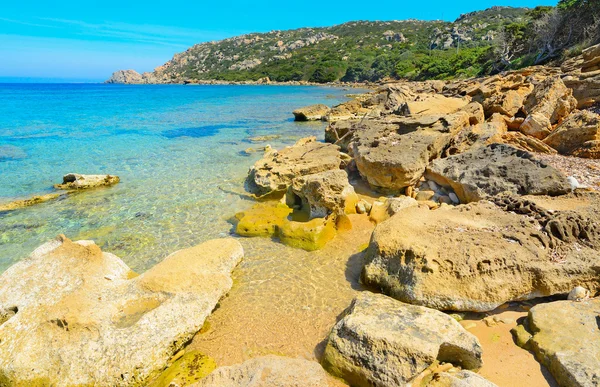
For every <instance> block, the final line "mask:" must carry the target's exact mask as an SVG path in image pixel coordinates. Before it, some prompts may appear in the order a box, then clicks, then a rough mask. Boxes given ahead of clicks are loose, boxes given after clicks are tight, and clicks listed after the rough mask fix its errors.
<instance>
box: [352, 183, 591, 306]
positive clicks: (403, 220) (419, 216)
mask: <svg viewBox="0 0 600 387" xmlns="http://www.w3.org/2000/svg"><path fill="white" fill-rule="evenodd" d="M494 200H495V201H496V202H497V204H498V205H496V204H493V203H490V202H486V201H484V202H478V203H472V204H469V205H462V206H458V207H449V208H446V209H439V210H437V211H429V210H427V209H422V208H408V209H405V210H403V211H402V213H401V214H399V215H398V216H393V217H391V218H390V219H389V220H387V221H385V222H383V223H381V224H379V225H378V226H377V228H376V229H375V231H374V233H373V236H372V238H371V243H370V245H369V248H368V249H367V252H366V265H365V267H364V269H363V273H362V281H363V282H364V283H365V284H367V285H371V286H374V287H377V288H379V289H382V290H383V291H384V292H385V293H386V294H388V295H391V296H392V297H394V298H396V299H398V300H400V301H403V302H408V303H411V304H416V305H424V306H428V307H431V308H435V309H439V310H459V311H460V310H463V311H488V310H492V309H494V308H496V307H497V306H499V305H501V304H503V303H505V302H507V301H512V300H527V299H532V298H535V297H544V296H550V295H555V294H567V293H569V292H570V291H571V289H573V288H574V287H575V286H578V285H580V286H584V287H585V288H587V289H590V290H591V291H592V292H596V291H599V290H600V277H598V262H597V257H598V251H600V222H599V219H600V197H599V195H598V194H590V195H584V196H577V195H570V196H569V197H567V198H560V199H556V201H557V202H558V201H559V200H560V203H561V210H554V209H552V208H547V207H545V206H547V205H548V204H547V203H541V204H536V202H535V201H536V200H537V199H536V198H535V197H529V198H528V199H524V198H517V197H511V196H506V197H499V198H495V199H494ZM567 208H569V209H567Z"/></svg>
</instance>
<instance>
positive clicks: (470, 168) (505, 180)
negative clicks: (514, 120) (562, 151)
mask: <svg viewBox="0 0 600 387" xmlns="http://www.w3.org/2000/svg"><path fill="white" fill-rule="evenodd" d="M427 178H428V179H429V180H433V181H435V182H436V183H437V184H439V185H442V186H448V187H451V188H452V189H453V190H454V192H455V193H456V194H457V195H458V198H459V199H460V201H461V203H470V202H474V201H478V200H481V199H485V198H488V197H490V196H494V195H497V194H500V193H503V192H510V193H514V194H519V195H550V196H556V195H562V194H566V193H568V192H570V191H571V184H570V183H569V181H568V180H567V178H566V176H564V175H563V174H562V173H561V172H560V171H558V170H556V169H554V168H553V167H550V166H548V165H546V164H545V163H543V162H541V161H539V160H537V159H535V158H534V156H533V155H532V154H531V153H529V152H525V151H522V150H519V149H516V148H513V147H512V146H510V145H505V144H490V145H488V146H485V147H479V148H475V149H473V150H471V151H469V152H466V153H461V154H459V155H455V156H450V157H447V158H445V159H437V160H434V161H433V162H432V163H431V165H430V166H429V167H428V168H427Z"/></svg>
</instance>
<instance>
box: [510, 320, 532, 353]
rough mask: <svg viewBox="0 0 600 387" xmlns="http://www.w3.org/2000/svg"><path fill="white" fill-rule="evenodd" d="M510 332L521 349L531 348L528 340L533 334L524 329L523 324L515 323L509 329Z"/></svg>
mask: <svg viewBox="0 0 600 387" xmlns="http://www.w3.org/2000/svg"><path fill="white" fill-rule="evenodd" d="M510 333H511V334H512V336H513V339H514V341H515V344H517V345H518V346H519V347H521V348H523V349H531V347H530V341H529V340H531V338H532V337H533V336H532V335H531V333H529V332H528V331H527V330H526V329H525V327H524V326H523V325H517V326H516V327H514V328H513V329H511V330H510Z"/></svg>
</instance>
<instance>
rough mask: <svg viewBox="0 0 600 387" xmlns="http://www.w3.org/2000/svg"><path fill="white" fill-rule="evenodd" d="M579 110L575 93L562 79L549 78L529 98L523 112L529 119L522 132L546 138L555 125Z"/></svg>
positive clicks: (526, 119) (525, 122) (521, 129)
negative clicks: (575, 110) (576, 109)
mask: <svg viewBox="0 0 600 387" xmlns="http://www.w3.org/2000/svg"><path fill="white" fill-rule="evenodd" d="M575 108H577V100H576V99H575V98H574V97H573V91H572V90H571V89H569V88H568V87H567V86H565V84H564V82H563V81H562V79H561V78H560V77H549V78H547V79H545V80H544V81H542V82H540V83H539V84H537V85H536V86H535V88H534V90H533V92H532V93H531V94H530V95H529V96H528V97H527V100H526V101H525V103H524V105H523V110H524V112H525V113H526V114H527V118H525V121H524V122H523V124H522V125H521V127H520V131H521V132H522V133H524V134H526V135H528V136H532V137H536V138H539V139H544V138H546V137H547V136H548V135H549V134H550V132H551V131H552V129H553V125H555V124H556V123H560V122H562V120H564V119H565V118H566V117H567V116H568V115H569V113H571V112H572V111H573V110H574V109H575Z"/></svg>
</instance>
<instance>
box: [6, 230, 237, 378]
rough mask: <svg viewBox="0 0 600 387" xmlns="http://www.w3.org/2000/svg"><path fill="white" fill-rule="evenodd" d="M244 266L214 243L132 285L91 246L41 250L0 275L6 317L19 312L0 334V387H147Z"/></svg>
mask: <svg viewBox="0 0 600 387" xmlns="http://www.w3.org/2000/svg"><path fill="white" fill-rule="evenodd" d="M242 257H243V249H242V246H241V245H240V244H239V242H237V241H236V240H234V239H217V240H212V241H208V242H205V243H203V244H201V245H198V246H196V247H192V248H189V249H185V250H181V251H178V252H176V253H173V254H171V255H170V256H169V257H167V258H165V259H164V260H163V261H162V262H161V263H159V264H158V265H156V266H154V267H153V268H152V269H150V270H148V271H147V272H145V273H144V274H142V275H139V276H136V275H135V274H134V273H133V272H132V271H131V270H130V269H129V268H128V267H127V266H126V265H125V264H124V263H123V261H121V260H120V259H119V258H117V257H116V256H114V255H112V254H109V253H103V252H102V251H101V250H100V248H99V247H98V246H96V245H95V244H94V243H93V242H91V241H79V242H71V241H70V240H69V239H67V238H66V237H64V236H61V237H59V238H57V239H55V240H53V241H51V242H48V243H46V244H44V245H42V246H40V247H39V248H37V249H36V250H35V251H34V252H33V253H32V254H31V255H30V256H29V257H28V258H26V259H24V260H22V261H20V262H18V263H16V264H15V265H13V266H11V267H10V268H9V269H8V270H6V271H5V272H4V273H3V274H2V275H0V284H2V285H1V286H0V308H3V309H10V310H15V311H16V314H15V315H14V316H12V317H11V318H10V319H9V320H8V321H6V322H4V324H2V325H1V326H0V337H2V341H1V342H0V375H1V379H0V380H1V381H2V382H3V384H8V385H19V386H21V385H22V386H25V385H53V386H72V385H94V386H130V385H133V384H140V385H143V384H144V382H145V381H146V380H147V379H148V378H149V377H152V376H154V375H156V374H157V373H158V372H160V371H161V370H162V369H163V368H164V366H165V365H166V364H167V362H168V360H169V359H170V358H171V357H172V355H173V354H174V353H175V352H177V351H178V350H179V349H181V347H182V346H183V345H184V344H185V343H186V342H188V341H189V340H190V339H191V338H192V337H193V336H194V335H195V334H196V332H198V331H199V330H200V328H202V325H203V324H204V321H205V319H206V318H207V317H208V315H210V313H211V312H212V310H213V309H214V308H215V306H216V305H217V302H218V301H219V299H220V298H221V297H223V296H224V295H225V294H226V293H227V292H228V291H229V290H230V288H231V286H232V279H231V277H230V273H231V271H232V270H233V268H234V267H235V266H236V265H237V264H238V262H239V261H240V260H241V259H242ZM32 364H35V367H32Z"/></svg>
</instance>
